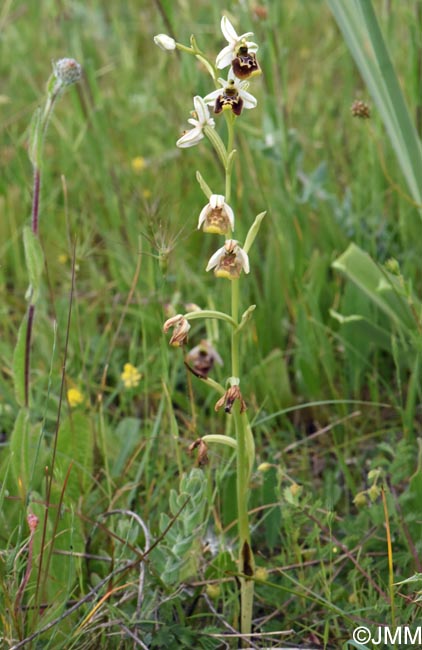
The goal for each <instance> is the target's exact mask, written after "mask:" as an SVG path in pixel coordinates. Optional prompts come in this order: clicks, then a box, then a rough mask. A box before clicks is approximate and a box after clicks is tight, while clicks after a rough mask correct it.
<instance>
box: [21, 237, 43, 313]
mask: <svg viewBox="0 0 422 650" xmlns="http://www.w3.org/2000/svg"><path fill="white" fill-rule="evenodd" d="M23 245H24V248H25V261H26V267H27V269H28V275H29V282H30V284H31V287H32V297H31V303H32V304H34V303H35V302H36V300H37V298H38V293H39V288H40V280H41V276H42V272H43V268H44V253H43V251H42V248H41V244H40V241H39V239H38V237H37V236H36V235H34V233H33V232H32V230H31V229H30V228H29V227H28V226H25V228H24V229H23Z"/></svg>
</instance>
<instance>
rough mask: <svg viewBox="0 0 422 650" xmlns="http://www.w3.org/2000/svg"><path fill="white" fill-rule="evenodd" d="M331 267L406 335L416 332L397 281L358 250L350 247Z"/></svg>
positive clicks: (410, 311)
mask: <svg viewBox="0 0 422 650" xmlns="http://www.w3.org/2000/svg"><path fill="white" fill-rule="evenodd" d="M333 267H334V268H335V269H337V270H339V271H342V272H343V273H344V274H345V275H346V276H347V277H348V278H349V279H350V280H352V282H354V283H355V284H356V285H357V286H358V287H359V288H360V289H361V290H362V291H363V292H364V293H365V294H366V295H367V296H368V297H369V299H370V300H371V301H372V302H373V303H374V304H375V305H377V307H379V309H381V310H382V311H383V312H384V313H385V314H386V315H387V316H388V317H389V318H390V319H391V320H392V322H393V323H394V324H395V325H396V326H398V327H400V328H402V329H403V330H404V331H407V332H408V333H410V332H412V331H414V330H415V329H416V327H417V324H416V321H415V319H414V316H413V313H412V310H411V308H410V306H409V304H408V302H407V300H406V297H405V296H403V295H402V293H401V291H402V290H401V287H400V286H399V285H398V281H397V278H395V277H393V276H391V275H390V274H389V273H387V272H386V271H384V270H382V269H381V268H380V267H379V266H378V265H377V264H376V263H375V262H374V261H373V259H372V258H371V257H370V256H369V255H368V254H367V253H365V252H364V251H363V250H362V249H361V248H359V247H358V246H356V245H355V244H350V246H349V247H348V248H347V250H346V251H345V252H344V253H343V254H342V255H340V257H339V258H338V259H336V260H335V261H334V262H333Z"/></svg>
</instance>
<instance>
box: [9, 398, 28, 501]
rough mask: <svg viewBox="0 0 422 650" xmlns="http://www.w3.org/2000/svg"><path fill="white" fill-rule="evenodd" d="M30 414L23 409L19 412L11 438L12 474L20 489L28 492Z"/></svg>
mask: <svg viewBox="0 0 422 650" xmlns="http://www.w3.org/2000/svg"><path fill="white" fill-rule="evenodd" d="M28 435H29V413H28V410H27V409H25V408H23V409H21V410H20V411H19V413H18V415H17V417H16V420H15V426H14V427H13V431H12V435H11V438H10V454H11V459H12V465H11V468H12V474H13V476H14V478H15V480H16V483H17V485H18V486H19V487H22V488H23V489H24V490H25V492H27V491H28V487H29V478H30V475H31V474H30V472H31V466H30V462H31V457H32V455H31V454H30V453H28V451H29V450H28Z"/></svg>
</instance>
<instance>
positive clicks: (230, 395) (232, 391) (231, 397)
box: [214, 386, 248, 413]
mask: <svg viewBox="0 0 422 650" xmlns="http://www.w3.org/2000/svg"><path fill="white" fill-rule="evenodd" d="M237 399H238V400H239V401H240V412H241V413H244V411H246V409H247V408H248V407H247V406H246V402H245V400H244V399H243V397H242V393H241V392H240V388H239V386H230V388H228V389H227V390H226V392H225V393H224V395H223V397H220V399H219V400H218V402H217V403H216V405H215V407H214V409H215V410H216V411H219V410H220V409H221V408H223V406H224V410H225V412H226V413H231V412H232V408H233V404H234V403H235V401H236V400H237Z"/></svg>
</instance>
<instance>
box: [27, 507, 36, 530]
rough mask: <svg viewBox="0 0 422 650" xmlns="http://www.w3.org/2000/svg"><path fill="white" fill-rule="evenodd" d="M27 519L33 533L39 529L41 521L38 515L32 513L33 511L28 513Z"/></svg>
mask: <svg viewBox="0 0 422 650" xmlns="http://www.w3.org/2000/svg"><path fill="white" fill-rule="evenodd" d="M26 521H27V522H28V526H29V530H30V531H31V533H33V532H34V531H35V530H36V529H37V526H38V522H39V519H38V517H37V515H34V514H32V512H30V513H28V515H27V517H26Z"/></svg>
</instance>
